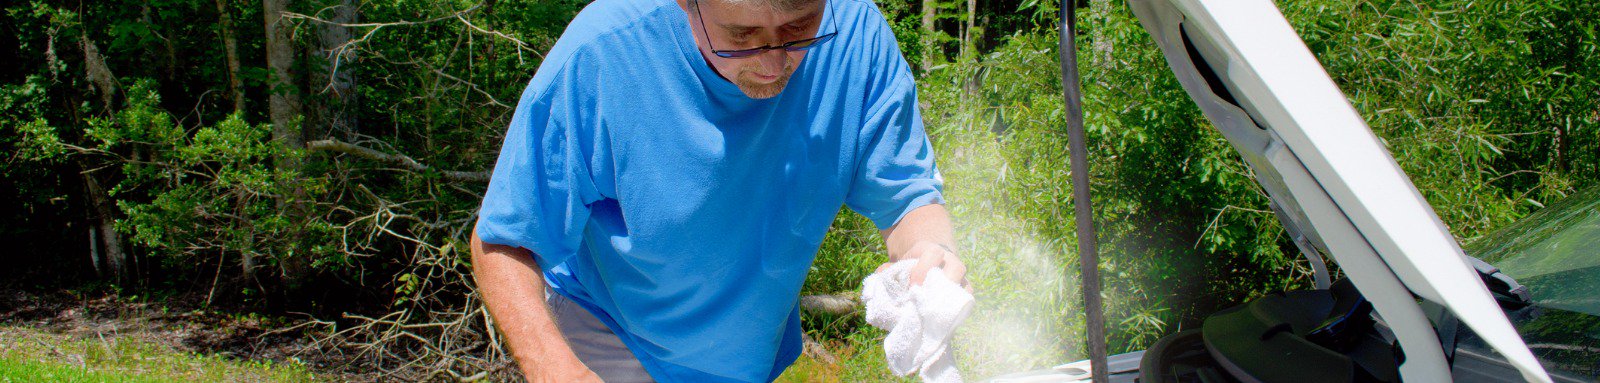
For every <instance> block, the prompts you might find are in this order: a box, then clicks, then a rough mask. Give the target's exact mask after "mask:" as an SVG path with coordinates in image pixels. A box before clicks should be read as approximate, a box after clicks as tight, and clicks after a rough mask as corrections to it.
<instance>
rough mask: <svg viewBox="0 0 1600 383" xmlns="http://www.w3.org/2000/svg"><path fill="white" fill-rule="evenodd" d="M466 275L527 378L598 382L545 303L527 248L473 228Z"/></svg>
mask: <svg viewBox="0 0 1600 383" xmlns="http://www.w3.org/2000/svg"><path fill="white" fill-rule="evenodd" d="M472 276H473V279H474V280H476V281H477V282H478V292H479V293H481V294H482V295H483V303H484V306H487V307H488V308H489V315H490V316H492V317H494V321H495V327H499V328H500V332H501V333H503V334H505V338H504V339H505V342H506V345H508V346H510V347H511V356H512V357H513V358H514V359H515V360H516V361H517V366H518V367H521V368H522V375H523V377H524V378H526V379H527V380H528V382H585V383H588V382H600V377H599V376H598V375H595V373H594V371H592V370H590V369H589V367H587V366H584V365H583V362H582V361H579V360H578V356H577V355H575V354H573V353H572V347H571V346H568V345H567V341H566V339H564V338H563V337H562V336H561V330H560V329H559V328H557V327H556V322H555V318H553V317H551V315H550V308H549V306H548V305H546V304H545V297H544V278H543V277H541V276H540V275H539V265H538V263H536V262H535V261H534V260H533V254H532V253H531V252H529V251H528V250H526V249H522V248H517V247H510V246H501V245H495V244H489V243H484V242H483V241H482V240H480V239H478V233H477V232H473V233H472Z"/></svg>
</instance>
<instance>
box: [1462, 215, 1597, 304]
mask: <svg viewBox="0 0 1600 383" xmlns="http://www.w3.org/2000/svg"><path fill="white" fill-rule="evenodd" d="M1474 245H1475V246H1474V247H1473V248H1470V249H1468V254H1471V255H1473V256H1476V257H1478V258H1479V259H1482V260H1484V261H1486V262H1489V263H1490V264H1492V265H1495V267H1499V268H1500V271H1501V272H1502V273H1505V274H1506V275H1507V276H1510V277H1511V278H1512V279H1515V280H1516V281H1517V282H1518V283H1521V284H1522V285H1523V286H1527V287H1528V291H1529V292H1530V293H1532V294H1533V302H1534V304H1535V305H1538V306H1542V307H1549V308H1558V309H1562V310H1567V311H1574V312H1580V313H1586V314H1589V315H1597V316H1600V188H1590V189H1588V190H1584V191H1582V192H1579V193H1577V194H1574V195H1572V196H1570V197H1568V198H1566V199H1565V200H1562V201H1561V202H1560V203H1557V204H1552V205H1550V206H1549V207H1546V208H1545V209H1542V210H1540V211H1539V212H1538V213H1535V214H1534V215H1532V216H1529V217H1528V218H1526V219H1523V220H1521V221H1518V222H1517V223H1516V224H1513V225H1512V226H1511V227H1508V228H1505V229H1502V230H1499V231H1497V232H1495V233H1494V234H1491V235H1489V236H1487V237H1484V238H1481V239H1479V240H1478V241H1476V242H1475V243H1474Z"/></svg>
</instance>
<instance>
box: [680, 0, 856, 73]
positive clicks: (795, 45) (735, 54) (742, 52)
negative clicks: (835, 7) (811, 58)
mask: <svg viewBox="0 0 1600 383" xmlns="http://www.w3.org/2000/svg"><path fill="white" fill-rule="evenodd" d="M691 1H693V2H694V4H692V5H693V6H694V12H695V16H698V17H699V18H700V33H701V34H703V35H705V37H706V45H707V46H710V47H711V53H712V54H715V55H717V57H722V58H730V59H742V58H748V57H753V56H755V55H759V54H761V53H764V52H766V51H770V50H776V49H782V50H785V51H789V52H797V51H803V50H807V49H811V48H813V47H816V46H817V45H819V44H822V43H825V42H828V40H832V39H833V36H836V35H838V34H839V29H838V26H837V24H836V25H835V26H834V31H833V32H829V33H828V34H825V35H821V36H817V37H812V38H809V39H802V40H795V41H790V42H787V43H783V44H779V45H767V46H762V47H757V48H750V49H730V50H721V49H717V47H715V46H712V45H711V35H710V32H707V31H706V16H705V14H703V13H700V1H699V0H691ZM824 1H826V0H824ZM835 17H837V15H835ZM829 19H832V17H830V18H829ZM830 23H831V22H830Z"/></svg>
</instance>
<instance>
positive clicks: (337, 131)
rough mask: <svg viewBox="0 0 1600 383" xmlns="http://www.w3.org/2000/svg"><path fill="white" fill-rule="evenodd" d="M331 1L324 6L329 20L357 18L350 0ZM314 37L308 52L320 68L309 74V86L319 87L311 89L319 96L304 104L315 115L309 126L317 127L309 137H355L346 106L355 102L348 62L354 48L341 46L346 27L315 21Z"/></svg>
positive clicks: (342, 21) (341, 21)
mask: <svg viewBox="0 0 1600 383" xmlns="http://www.w3.org/2000/svg"><path fill="white" fill-rule="evenodd" d="M333 2H334V3H335V4H333V5H332V6H331V7H329V8H328V10H330V11H332V15H331V17H330V19H329V21H333V22H335V23H339V24H350V23H355V22H357V21H358V19H359V18H360V15H359V14H357V9H356V7H355V5H354V4H352V2H351V0H333ZM317 37H318V40H319V42H320V44H318V46H317V47H316V48H315V51H314V52H312V55H313V56H315V57H319V58H321V59H322V60H319V64H320V65H321V67H322V68H321V71H319V72H318V74H317V75H316V76H312V77H313V78H312V81H311V84H313V85H312V86H311V87H312V89H319V90H317V91H316V92H315V93H317V94H319V95H320V96H321V97H317V98H315V99H313V100H312V102H311V104H310V105H308V106H309V107H310V108H312V109H313V112H314V113H311V114H312V116H308V118H315V119H316V121H315V122H314V123H312V124H311V125H310V126H312V127H314V128H316V129H318V131H316V132H313V133H312V134H311V136H312V137H313V139H323V138H337V139H339V140H342V141H355V139H356V137H355V134H356V132H357V129H356V120H355V118H353V117H354V116H353V115H352V114H351V113H350V108H351V107H353V106H354V105H355V104H356V102H357V100H356V94H355V72H354V71H352V70H351V68H352V66H351V65H350V60H352V59H354V57H355V51H353V50H346V49H342V48H343V47H344V45H345V44H348V43H350V40H351V39H352V36H351V34H350V28H348V27H345V26H343V25H338V24H327V23H323V24H319V27H318V30H317ZM319 83H321V84H319Z"/></svg>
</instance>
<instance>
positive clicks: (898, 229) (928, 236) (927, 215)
mask: <svg viewBox="0 0 1600 383" xmlns="http://www.w3.org/2000/svg"><path fill="white" fill-rule="evenodd" d="M950 231H951V230H950V212H949V211H948V210H945V208H944V205H940V204H928V205H923V206H921V207H918V208H916V209H912V210H911V212H909V213H906V215H905V217H901V218H900V222H899V223H896V224H895V225H894V226H893V227H890V228H889V229H888V230H884V231H883V232H882V234H883V240H884V243H885V244H886V245H887V247H888V250H889V260H890V261H899V260H902V259H906V255H908V254H909V253H911V250H912V249H913V248H915V247H916V246H917V245H918V244H933V245H936V246H940V247H942V248H944V250H947V251H950V252H952V253H954V252H955V241H954V239H953V238H954V236H952V235H951V234H950Z"/></svg>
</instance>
